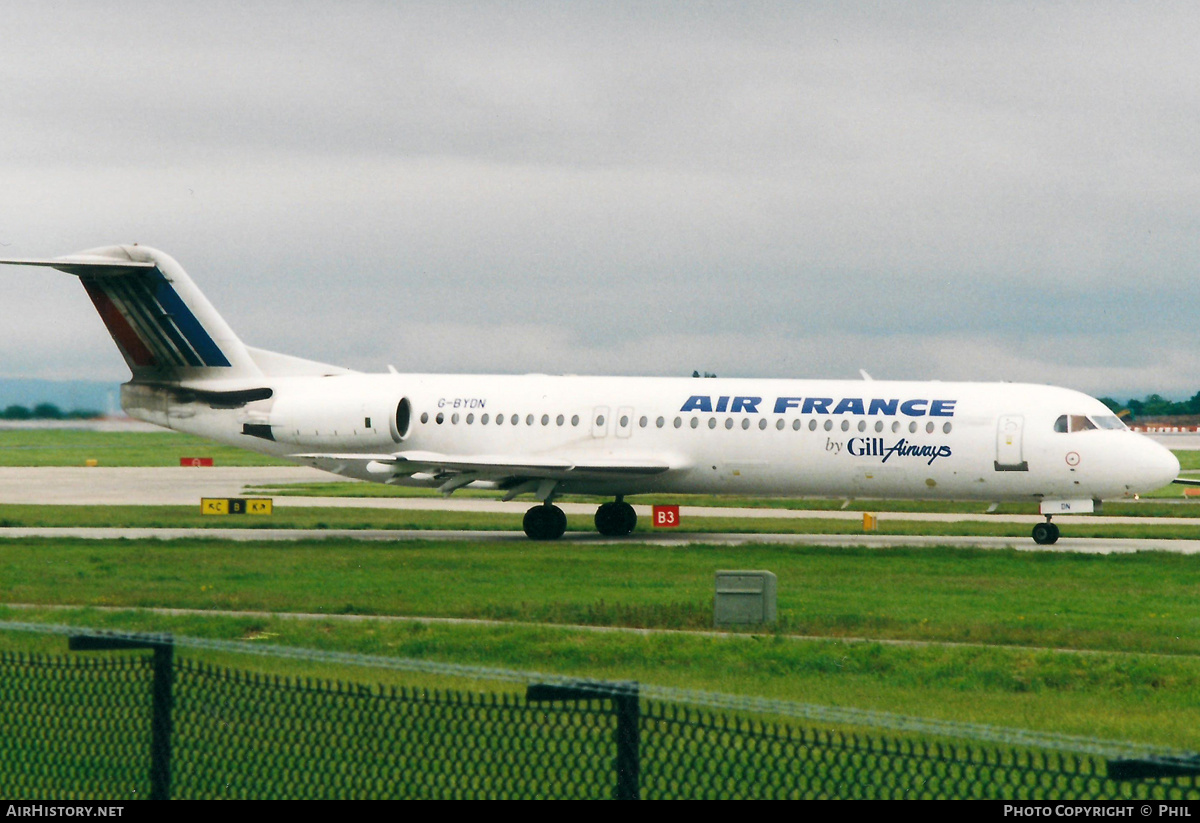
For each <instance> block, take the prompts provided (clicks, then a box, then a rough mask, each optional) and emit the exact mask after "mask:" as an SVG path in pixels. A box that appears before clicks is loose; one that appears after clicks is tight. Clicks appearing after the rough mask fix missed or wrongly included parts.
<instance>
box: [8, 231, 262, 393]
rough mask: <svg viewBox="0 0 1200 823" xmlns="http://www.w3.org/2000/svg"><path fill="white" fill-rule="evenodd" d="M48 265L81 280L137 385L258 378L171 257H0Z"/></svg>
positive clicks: (132, 250) (144, 251) (142, 253)
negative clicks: (41, 258)
mask: <svg viewBox="0 0 1200 823" xmlns="http://www.w3.org/2000/svg"><path fill="white" fill-rule="evenodd" d="M0 263H8V264H17V265H28V266H48V267H50V268H55V269H58V270H59V271H63V272H66V273H68V274H73V275H75V276H76V277H78V278H79V279H80V281H81V282H82V283H83V287H84V289H86V290H87V293H88V296H89V297H90V298H91V299H92V303H93V305H95V307H96V311H97V312H99V313H100V318H101V319H102V320H103V321H104V325H105V326H106V327H107V328H108V332H109V334H111V335H112V338H113V341H114V342H115V343H116V344H117V348H118V349H120V350H121V354H122V355H123V356H124V358H125V362H126V363H127V364H129V369H130V371H131V372H133V379H134V381H135V382H139V383H142V382H146V383H178V382H188V383H195V382H204V381H208V380H229V379H238V378H254V377H261V376H262V370H261V369H260V368H259V366H258V364H257V363H256V362H255V361H254V358H253V357H251V355H250V353H249V352H248V351H247V350H246V346H245V345H244V344H243V343H242V341H241V340H239V339H238V337H237V335H235V334H234V333H233V330H232V329H230V328H229V324H227V323H226V322H225V320H224V319H223V318H222V317H221V315H219V314H218V313H217V310H216V309H214V308H213V306H212V304H211V303H209V302H208V299H207V298H206V297H205V296H204V295H203V294H202V293H201V292H200V290H199V289H198V288H196V284H195V283H193V282H192V279H191V278H190V277H188V276H187V273H186V272H184V270H183V267H181V266H180V265H179V264H178V263H177V262H175V260H174V258H172V257H171V256H170V255H168V254H165V253H163V252H161V251H158V250H157V249H152V248H150V247H148V246H138V245H128V246H106V247H104V248H98V249H89V250H88V251H84V252H80V253H78V254H72V255H68V256H66V257H57V258H54V259H53V260H0Z"/></svg>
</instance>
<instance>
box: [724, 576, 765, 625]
mask: <svg viewBox="0 0 1200 823" xmlns="http://www.w3.org/2000/svg"><path fill="white" fill-rule="evenodd" d="M774 622H775V575H774V574H772V573H771V572H765V571H719V572H717V587H716V595H715V596H714V597H713V625H715V626H757V625H761V624H764V623H774Z"/></svg>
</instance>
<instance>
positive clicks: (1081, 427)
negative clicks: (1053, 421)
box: [1071, 414, 1096, 432]
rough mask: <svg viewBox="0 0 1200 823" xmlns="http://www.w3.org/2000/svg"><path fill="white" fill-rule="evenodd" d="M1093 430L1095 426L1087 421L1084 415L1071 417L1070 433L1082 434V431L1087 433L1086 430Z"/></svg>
mask: <svg viewBox="0 0 1200 823" xmlns="http://www.w3.org/2000/svg"><path fill="white" fill-rule="evenodd" d="M1094 428H1096V424H1095V423H1093V422H1092V421H1091V420H1088V419H1087V417H1086V416H1085V415H1082V414H1073V415H1071V431H1073V432H1083V431H1087V430H1088V429H1094Z"/></svg>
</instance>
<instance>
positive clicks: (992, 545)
mask: <svg viewBox="0 0 1200 823" xmlns="http://www.w3.org/2000/svg"><path fill="white" fill-rule="evenodd" d="M22 537H46V538H60V539H63V538H73V539H87V540H116V539H120V538H124V539H127V540H139V539H141V540H145V539H155V540H184V539H186V540H233V541H242V542H253V541H269V542H287V541H293V542H294V541H297V540H334V539H344V540H362V541H374V542H393V543H395V542H400V541H406V540H438V541H468V542H470V541H476V542H510V543H513V544H514V545H526V544H528V543H529V542H530V541H529V538H527V537H526V536H525V534H524V533H523V532H520V531H517V530H515V529H514V530H512V531H482V530H435V529H429V530H422V529H121V528H23V527H12V528H0V539H4V538H22ZM616 544H624V545H629V546H646V545H651V546H659V547H663V548H680V547H684V546H694V545H709V546H750V545H764V544H769V545H787V546H830V547H838V548H852V547H859V546H862V547H866V548H877V549H887V548H899V547H902V546H910V547H911V546H952V547H955V548H971V549H1016V550H1019V551H1041V552H1074V553H1078V554H1132V553H1135V552H1171V553H1173V554H1197V553H1200V540H1159V539H1137V540H1132V539H1117V538H1100V537H1063V538H1062V539H1060V540H1059V541H1058V542H1057V543H1056V544H1054V545H1053V546H1039V545H1037V544H1036V543H1034V542H1033V540H1032V539H1031V538H1028V537H960V536H948V535H947V536H921V535H883V534H731V533H713V534H709V533H704V532H686V531H685V532H674V531H672V532H671V533H666V532H651V533H646V534H642V533H639V534H636V535H633V536H630V537H602V536H601V535H599V534H596V533H594V532H567V533H566V534H565V535H564V536H563V537H562V538H561V539H560V540H556V541H554V542H553V543H542V544H538V545H543V546H555V547H560V548H561V549H562V550H563V552H564V553H566V552H570V551H573V550H579V549H586V548H588V547H589V546H602V545H616Z"/></svg>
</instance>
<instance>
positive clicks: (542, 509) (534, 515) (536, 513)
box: [522, 500, 567, 540]
mask: <svg viewBox="0 0 1200 823" xmlns="http://www.w3.org/2000/svg"><path fill="white" fill-rule="evenodd" d="M522 525H524V526H525V534H527V535H528V536H529V539H530V540H557V539H558V538H560V537H562V536H563V532H565V531H566V530H567V516H566V515H565V514H563V510H562V509H560V508H559V507H558V506H555V505H554V504H553V503H551V502H550V501H549V500H547V501H546V502H545V503H543V504H542V505H540V506H534V507H533V508H532V509H530V510H529V511H527V512H525V520H524V523H523V524H522Z"/></svg>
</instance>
